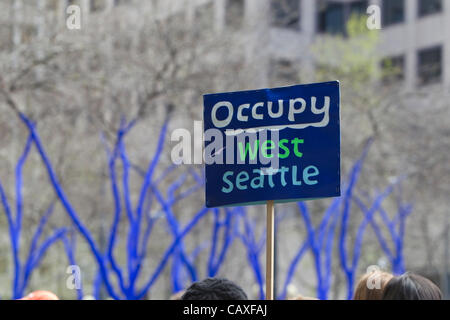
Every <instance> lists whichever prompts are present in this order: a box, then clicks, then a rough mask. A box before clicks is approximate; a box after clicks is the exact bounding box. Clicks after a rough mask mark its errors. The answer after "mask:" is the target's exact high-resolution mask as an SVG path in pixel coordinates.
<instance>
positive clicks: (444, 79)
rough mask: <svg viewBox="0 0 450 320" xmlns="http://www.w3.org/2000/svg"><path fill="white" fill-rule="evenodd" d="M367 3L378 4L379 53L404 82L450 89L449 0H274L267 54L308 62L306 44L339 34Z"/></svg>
mask: <svg viewBox="0 0 450 320" xmlns="http://www.w3.org/2000/svg"><path fill="white" fill-rule="evenodd" d="M247 1H251V0H247ZM259 2H260V3H262V2H264V1H259ZM370 5H377V6H378V8H380V13H381V22H382V24H381V27H382V29H381V45H380V47H379V50H380V54H381V55H382V56H384V57H386V58H390V59H391V61H392V62H393V63H394V64H395V65H396V66H397V67H398V68H399V69H400V70H401V73H400V75H399V78H401V79H402V80H403V81H404V85H405V87H406V88H407V89H409V90H413V89H415V88H417V87H419V86H424V85H428V84H436V83H440V84H443V85H444V86H445V87H446V88H450V1H443V0H333V1H329V0H272V1H271V10H270V11H269V12H270V16H271V17H270V24H271V28H270V44H271V46H270V47H271V52H270V54H271V59H275V60H281V61H285V63H287V62H288V61H289V60H296V59H300V60H302V61H303V62H306V63H305V65H310V62H311V61H313V57H312V56H311V55H310V54H309V53H308V50H305V48H308V47H309V46H310V45H311V44H312V43H313V41H314V40H315V39H316V38H317V37H321V36H322V35H323V34H343V33H344V32H345V24H346V21H347V20H348V19H349V17H350V15H351V14H352V13H354V12H357V13H361V14H366V13H367V9H368V7H369V6H370ZM263 21H268V19H264V20H263Z"/></svg>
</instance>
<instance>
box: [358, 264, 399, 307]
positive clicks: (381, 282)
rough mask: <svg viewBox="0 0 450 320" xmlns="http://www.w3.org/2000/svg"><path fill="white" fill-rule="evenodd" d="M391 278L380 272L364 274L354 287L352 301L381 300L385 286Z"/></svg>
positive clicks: (389, 275) (388, 274)
mask: <svg viewBox="0 0 450 320" xmlns="http://www.w3.org/2000/svg"><path fill="white" fill-rule="evenodd" d="M392 277H393V275H392V274H390V273H387V272H382V271H375V272H369V273H366V274H365V275H363V276H362V277H361V279H360V280H359V282H358V284H357V285H356V289H355V294H354V296H353V300H381V299H382V297H383V291H384V288H385V286H386V284H387V283H388V282H389V280H391V279H392Z"/></svg>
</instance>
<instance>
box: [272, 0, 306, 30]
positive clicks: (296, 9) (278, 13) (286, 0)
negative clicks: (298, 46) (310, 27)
mask: <svg viewBox="0 0 450 320" xmlns="http://www.w3.org/2000/svg"><path fill="white" fill-rule="evenodd" d="M272 13H273V14H272V25H273V26H274V27H279V28H289V29H299V28H300V0H272Z"/></svg>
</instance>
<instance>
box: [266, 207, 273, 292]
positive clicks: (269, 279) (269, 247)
mask: <svg viewBox="0 0 450 320" xmlns="http://www.w3.org/2000/svg"><path fill="white" fill-rule="evenodd" d="M266 208H267V238H266V300H274V296H273V267H274V263H273V260H274V253H273V243H274V228H275V219H274V216H275V214H274V202H273V200H270V201H267V204H266Z"/></svg>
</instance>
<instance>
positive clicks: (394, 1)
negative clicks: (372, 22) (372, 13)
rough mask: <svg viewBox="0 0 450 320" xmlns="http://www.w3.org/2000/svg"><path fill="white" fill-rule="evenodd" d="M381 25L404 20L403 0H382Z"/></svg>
mask: <svg viewBox="0 0 450 320" xmlns="http://www.w3.org/2000/svg"><path fill="white" fill-rule="evenodd" d="M382 14H383V16H382V19H383V26H386V27H387V26H390V25H393V24H397V23H402V22H404V21H405V0H383V12H382Z"/></svg>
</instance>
